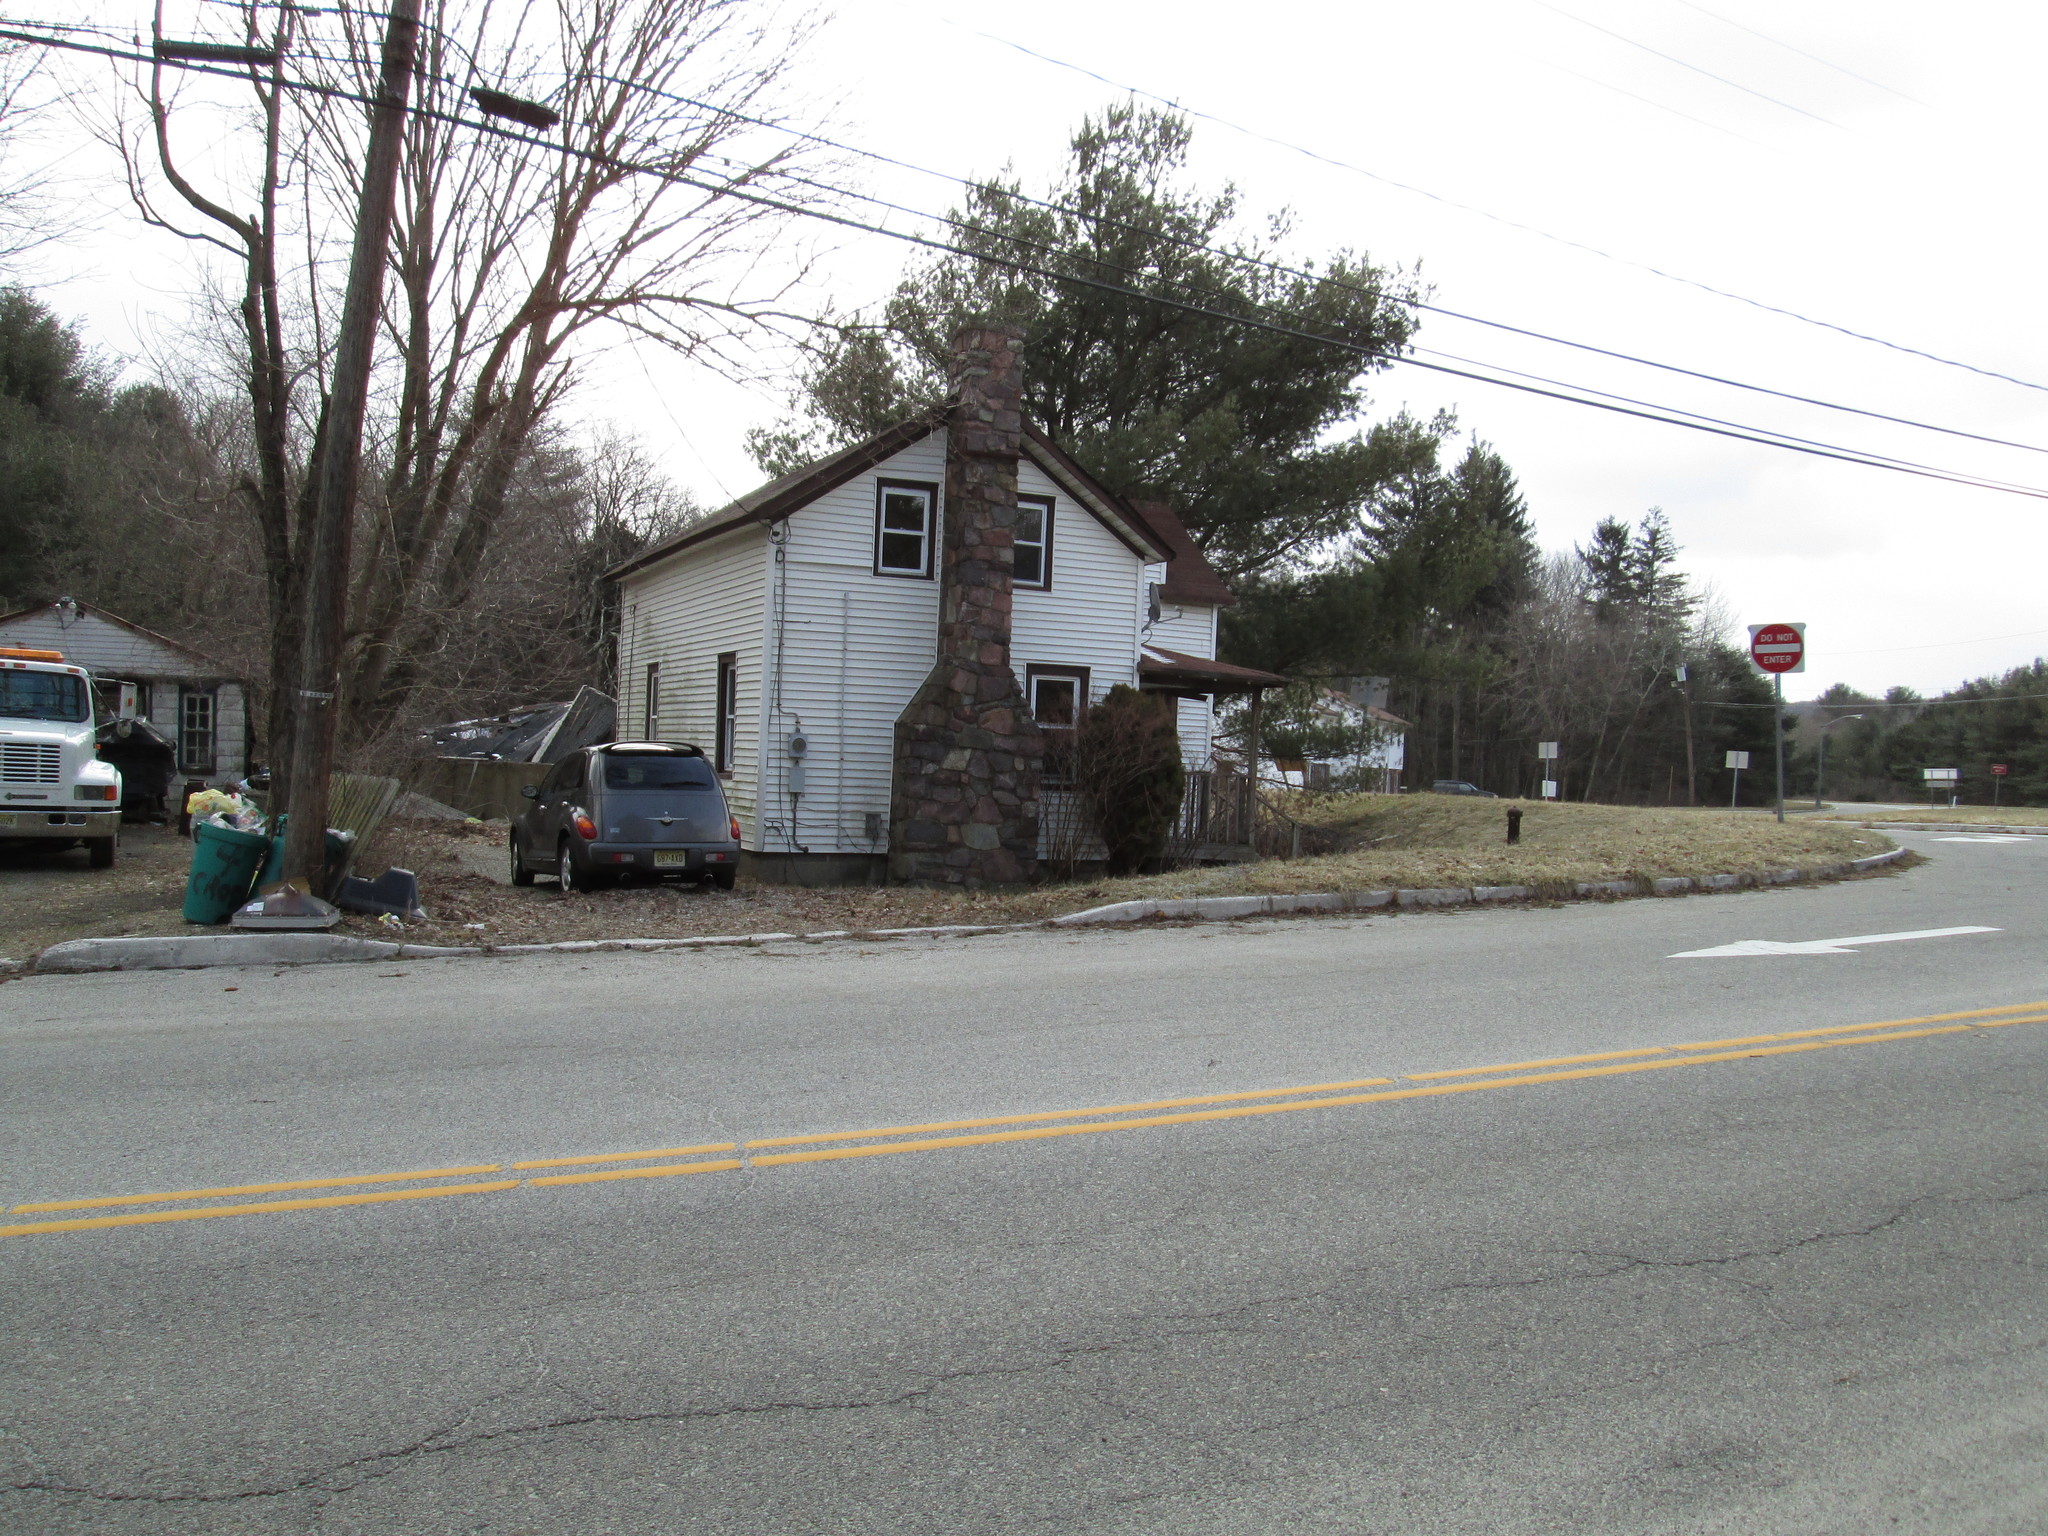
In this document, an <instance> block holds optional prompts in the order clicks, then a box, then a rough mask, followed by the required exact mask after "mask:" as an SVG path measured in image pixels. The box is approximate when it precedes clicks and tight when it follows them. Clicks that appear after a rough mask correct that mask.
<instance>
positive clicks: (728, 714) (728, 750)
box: [711, 651, 740, 773]
mask: <svg viewBox="0 0 2048 1536" xmlns="http://www.w3.org/2000/svg"><path fill="white" fill-rule="evenodd" d="M739 725H740V658H739V653H738V652H737V651H726V652H724V653H722V654H721V655H720V656H719V658H718V730H717V738H718V739H717V745H716V746H715V747H714V748H713V752H712V758H711V766H712V767H714V768H716V769H717V770H718V771H719V772H720V773H731V772H732V762H733V739H734V738H735V737H736V736H738V734H739Z"/></svg>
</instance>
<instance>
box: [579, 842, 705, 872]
mask: <svg viewBox="0 0 2048 1536" xmlns="http://www.w3.org/2000/svg"><path fill="white" fill-rule="evenodd" d="M584 858H585V860H586V862H587V863H588V864H589V867H590V868H592V869H594V870H601V871H604V872H605V873H608V874H621V875H684V876H689V875H706V874H709V873H710V872H711V871H712V870H715V869H738V868H739V867H740V846H739V844H738V843H696V844H683V845H677V844H675V843H663V844H660V845H659V846H656V845H654V844H650V843H591V844H588V845H587V847H586V851H585V853H584Z"/></svg>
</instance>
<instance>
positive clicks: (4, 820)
mask: <svg viewBox="0 0 2048 1536" xmlns="http://www.w3.org/2000/svg"><path fill="white" fill-rule="evenodd" d="M20 824H21V820H20V818H19V817H17V816H16V815H15V814H14V812H12V811H0V827H14V826H19V825H20Z"/></svg>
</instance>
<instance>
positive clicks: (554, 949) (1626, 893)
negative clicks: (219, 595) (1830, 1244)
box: [28, 848, 1906, 975]
mask: <svg viewBox="0 0 2048 1536" xmlns="http://www.w3.org/2000/svg"><path fill="white" fill-rule="evenodd" d="M1905 853H1906V850H1905V849H1903V848H1894V849H1892V850H1891V851H1890V852H1889V853H1878V854H1872V855H1871V856H1870V857H1868V858H1863V859H1853V860H1851V861H1849V862H1848V863H1846V864H1828V865H1823V866H1822V867H1820V868H1819V869H1812V870H1798V869H1773V870H1767V871H1765V872H1764V873H1763V874H1762V875H1760V876H1758V875H1703V876H1700V877H1698V878H1697V879H1694V878H1691V877H1688V876H1684V875H1680V876H1677V877H1674V878H1671V879H1664V880H1654V881H1647V882H1646V881H1641V880H1605V881H1599V882H1591V883H1582V884H1580V885H1578V886H1575V887H1574V888H1573V891H1572V894H1571V895H1569V896H1562V895H1560V894H1559V893H1558V892H1555V891H1542V890H1539V889H1537V888H1536V887H1534V886H1527V885H1480V886H1470V887H1467V886H1443V887H1437V888H1434V889H1423V890H1393V891H1334V892H1315V893H1304V894H1292V895H1278V896H1193V897H1185V898H1180V899H1176V900H1166V901H1154V900H1143V901H1119V902H1115V903H1113V904H1111V905H1110V906H1106V907H1091V908H1090V909H1089V910H1088V911H1086V912H1070V913H1068V914H1067V915H1066V916H1065V917H1055V918H1052V919H1050V920H1049V921H1047V922H1044V923H948V924H944V925H940V926H936V927H930V928H873V929H852V928H836V929H833V930H831V931H830V932H825V933H722V934H709V935H705V936H703V937H698V938H677V939H566V940H563V941H562V942H561V943H558V944H491V945H478V946H475V947H462V946H448V945H439V944H398V943H393V942H391V941H389V940H384V939H358V938H353V937H349V936H347V935H344V934H334V933H194V934H178V935H172V936H168V937H163V938H147V939H71V940H68V941H66V942H65V943H62V944H52V945H51V946H50V947H49V948H48V949H46V950H44V951H43V952H42V953H41V954H40V955H38V956H36V958H35V960H34V961H33V962H32V963H31V965H30V966H29V967H28V969H30V970H31V971H33V972H37V973H49V974H56V975H78V974H81V973H84V972H88V971H176V970H200V969H203V968H205V967H208V966H220V965H335V964H340V963H343V962H346V961H352V960H386V961H388V960H445V959H455V958H468V957H477V958H481V957H483V956H487V955H564V954H566V955H577V954H595V953H597V952H599V951H602V950H658V949H731V948H734V947H740V948H745V947H747V946H751V945H761V944H816V943H823V942H826V941H828V940H846V939H856V940H872V939H909V938H967V937H971V936H972V935H974V934H980V933H1007V932H1013V931H1015V930H1018V929H1023V928H1045V927H1051V928H1073V927H1098V926H1101V925H1104V924H1109V923H1135V922H1141V921H1143V920H1144V919H1146V918H1148V917H1163V918H1180V919H1183V920H1194V921H1198V922H1214V921H1227V920H1229V919H1231V918H1239V917H1269V916H1274V915H1278V914H1284V913H1288V912H1370V911H1377V910H1381V909H1385V908H1400V909H1409V910H1413V909H1416V908H1425V907H1462V906H1486V905H1494V904H1498V903H1501V902H1514V901H1539V900H1567V901H1572V900H1576V901H1597V900H1602V899H1610V900H1611V899H1616V898H1621V897H1630V896H1678V895H1683V894H1685V893H1686V892H1688V891H1692V890H1733V889H1736V888H1738V887H1741V886H1745V885H1791V884H1794V883H1796V882H1797V881H1800V880H1840V879H1845V878H1847V877H1848V876H1850V875H1857V874H1862V873H1864V872H1865V871H1867V870H1871V869H1875V868H1877V867H1878V866H1879V865H1882V864H1889V863H1892V862H1893V861H1894V860H1896V859H1900V858H1903V857H1904V856H1905Z"/></svg>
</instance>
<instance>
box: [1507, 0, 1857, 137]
mask: <svg viewBox="0 0 2048 1536" xmlns="http://www.w3.org/2000/svg"><path fill="white" fill-rule="evenodd" d="M1530 3H1531V4H1534V5H1540V6H1542V7H1543V9H1544V10H1546V11H1550V12H1552V13H1553V14H1555V15H1558V16H1562V17H1563V18H1564V19H1565V20H1566V21H1576V22H1577V23H1578V24H1579V25H1580V26H1582V27H1591V28H1592V29H1593V30H1594V31H1595V32H1598V33H1600V34H1601V35H1602V36H1603V37H1611V38H1613V39H1614V40H1615V41H1616V42H1618V43H1627V44H1628V45H1629V47H1631V48H1640V49H1642V51H1643V52H1644V53H1647V54H1650V55H1652V56H1653V57H1655V58H1659V59H1662V60H1664V62H1665V63H1667V64H1676V65H1677V66H1678V67H1679V68H1680V69H1689V70H1691V71H1692V72H1693V73H1694V74H1696V75H1704V76H1706V77H1707V79H1709V80H1715V81H1719V82H1720V83H1721V84H1722V85H1725V86H1727V87H1728V88H1729V89H1730V90H1736V91H1740V92H1742V93H1743V94H1744V95H1745V96H1754V97H1755V98H1756V99H1757V100H1758V101H1768V102H1769V103H1770V104H1771V105H1772V106H1774V107H1783V108H1784V109H1785V110H1786V111H1787V112H1797V113H1798V114H1799V115H1800V116H1801V117H1810V118H1812V119H1813V120H1814V121H1815V122H1816V123H1826V124H1827V126H1828V127H1830V128H1841V127H1842V125H1841V124H1840V123H1837V122H1831V121H1829V120H1828V119H1827V118H1825V117H1822V116H1821V115H1820V114H1819V113H1818V112H1809V111H1807V110H1806V108H1804V107H1797V106H1794V105H1793V104H1792V103H1791V102H1789V101H1780V100H1778V98H1777V97H1775V96H1766V95H1765V94H1764V93H1763V92H1762V91H1754V90H1751V89H1750V88H1749V87H1748V86H1746V85H1744V84H1742V83H1741V82H1740V81H1736V80H1730V79H1729V78H1728V77H1727V76H1726V75H1717V74H1715V73H1714V72H1713V71H1712V70H1711V69H1702V68H1700V66H1699V65H1697V64H1688V63H1687V62H1686V61H1685V60H1684V59H1681V58H1680V57H1678V55H1677V54H1675V53H1666V52H1665V51H1664V50H1663V49H1661V48H1652V47H1651V46H1650V45H1649V44H1648V43H1642V42H1637V41H1636V39H1634V38H1632V37H1625V36H1623V35H1622V34H1621V33H1619V32H1616V31H1614V30H1613V29H1611V28H1609V27H1603V26H1601V25H1600V24H1599V23H1598V22H1597V21H1588V20H1586V18H1585V17H1583V16H1576V15H1574V14H1572V12H1570V11H1568V10H1566V9H1564V7H1563V6H1558V5H1552V4H1551V3H1550V0H1530ZM1843 131H1844V132H1847V131H1848V130H1846V129H1843Z"/></svg>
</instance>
